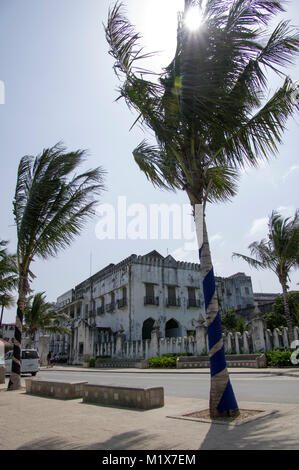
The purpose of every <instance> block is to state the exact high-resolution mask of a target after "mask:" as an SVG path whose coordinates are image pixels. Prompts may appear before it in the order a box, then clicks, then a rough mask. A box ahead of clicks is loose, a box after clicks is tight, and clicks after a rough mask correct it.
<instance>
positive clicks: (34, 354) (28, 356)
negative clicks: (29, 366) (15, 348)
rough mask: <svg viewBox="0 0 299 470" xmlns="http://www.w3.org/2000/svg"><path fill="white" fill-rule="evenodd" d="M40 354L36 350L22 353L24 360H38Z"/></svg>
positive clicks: (27, 350)
mask: <svg viewBox="0 0 299 470" xmlns="http://www.w3.org/2000/svg"><path fill="white" fill-rule="evenodd" d="M37 358H38V354H37V351H34V350H32V351H31V350H29V349H24V350H23V351H22V359H37Z"/></svg>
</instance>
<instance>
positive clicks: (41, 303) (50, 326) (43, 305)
mask: <svg viewBox="0 0 299 470" xmlns="http://www.w3.org/2000/svg"><path fill="white" fill-rule="evenodd" d="M67 320H69V317H68V316H67V315H64V314H60V313H57V312H56V311H55V309H54V306H53V304H51V303H49V302H47V301H46V296H45V293H44V292H38V293H37V294H35V295H34V296H30V297H28V298H27V299H26V301H25V306H24V327H23V330H24V332H25V333H26V334H27V335H28V336H29V338H30V342H31V347H33V344H34V338H35V334H36V333H37V332H38V331H42V332H45V333H59V334H62V335H66V334H67V335H69V334H71V330H70V329H68V328H66V327H65V326H63V324H64V323H66V321H67Z"/></svg>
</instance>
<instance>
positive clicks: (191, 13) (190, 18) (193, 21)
mask: <svg viewBox="0 0 299 470" xmlns="http://www.w3.org/2000/svg"><path fill="white" fill-rule="evenodd" d="M184 21H185V25H186V27H187V28H188V29H189V30H190V31H196V30H197V29H199V28H200V26H201V25H202V23H203V13H202V11H200V9H199V8H198V7H192V8H190V9H189V10H188V11H187V13H186V15H185V19H184Z"/></svg>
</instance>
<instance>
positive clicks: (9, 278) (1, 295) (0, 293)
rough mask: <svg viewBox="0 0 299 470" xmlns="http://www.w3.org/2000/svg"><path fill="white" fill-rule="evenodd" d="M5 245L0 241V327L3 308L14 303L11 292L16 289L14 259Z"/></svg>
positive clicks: (5, 242)
mask: <svg viewBox="0 0 299 470" xmlns="http://www.w3.org/2000/svg"><path fill="white" fill-rule="evenodd" d="M7 244H8V242H7V241H5V240H1V241H0V305H1V317H0V326H1V325H2V319H3V312H4V307H6V308H8V307H11V306H12V305H13V303H14V298H13V295H12V293H11V292H12V291H13V290H14V289H15V288H16V287H17V282H18V278H17V265H16V257H15V256H14V255H11V254H9V253H8V252H7V249H6V246H7Z"/></svg>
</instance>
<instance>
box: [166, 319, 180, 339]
mask: <svg viewBox="0 0 299 470" xmlns="http://www.w3.org/2000/svg"><path fill="white" fill-rule="evenodd" d="M179 333H180V328H179V324H178V322H177V321H176V320H174V319H173V318H171V320H168V322H167V323H166V325H165V338H177V337H178V336H180V335H179Z"/></svg>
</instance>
